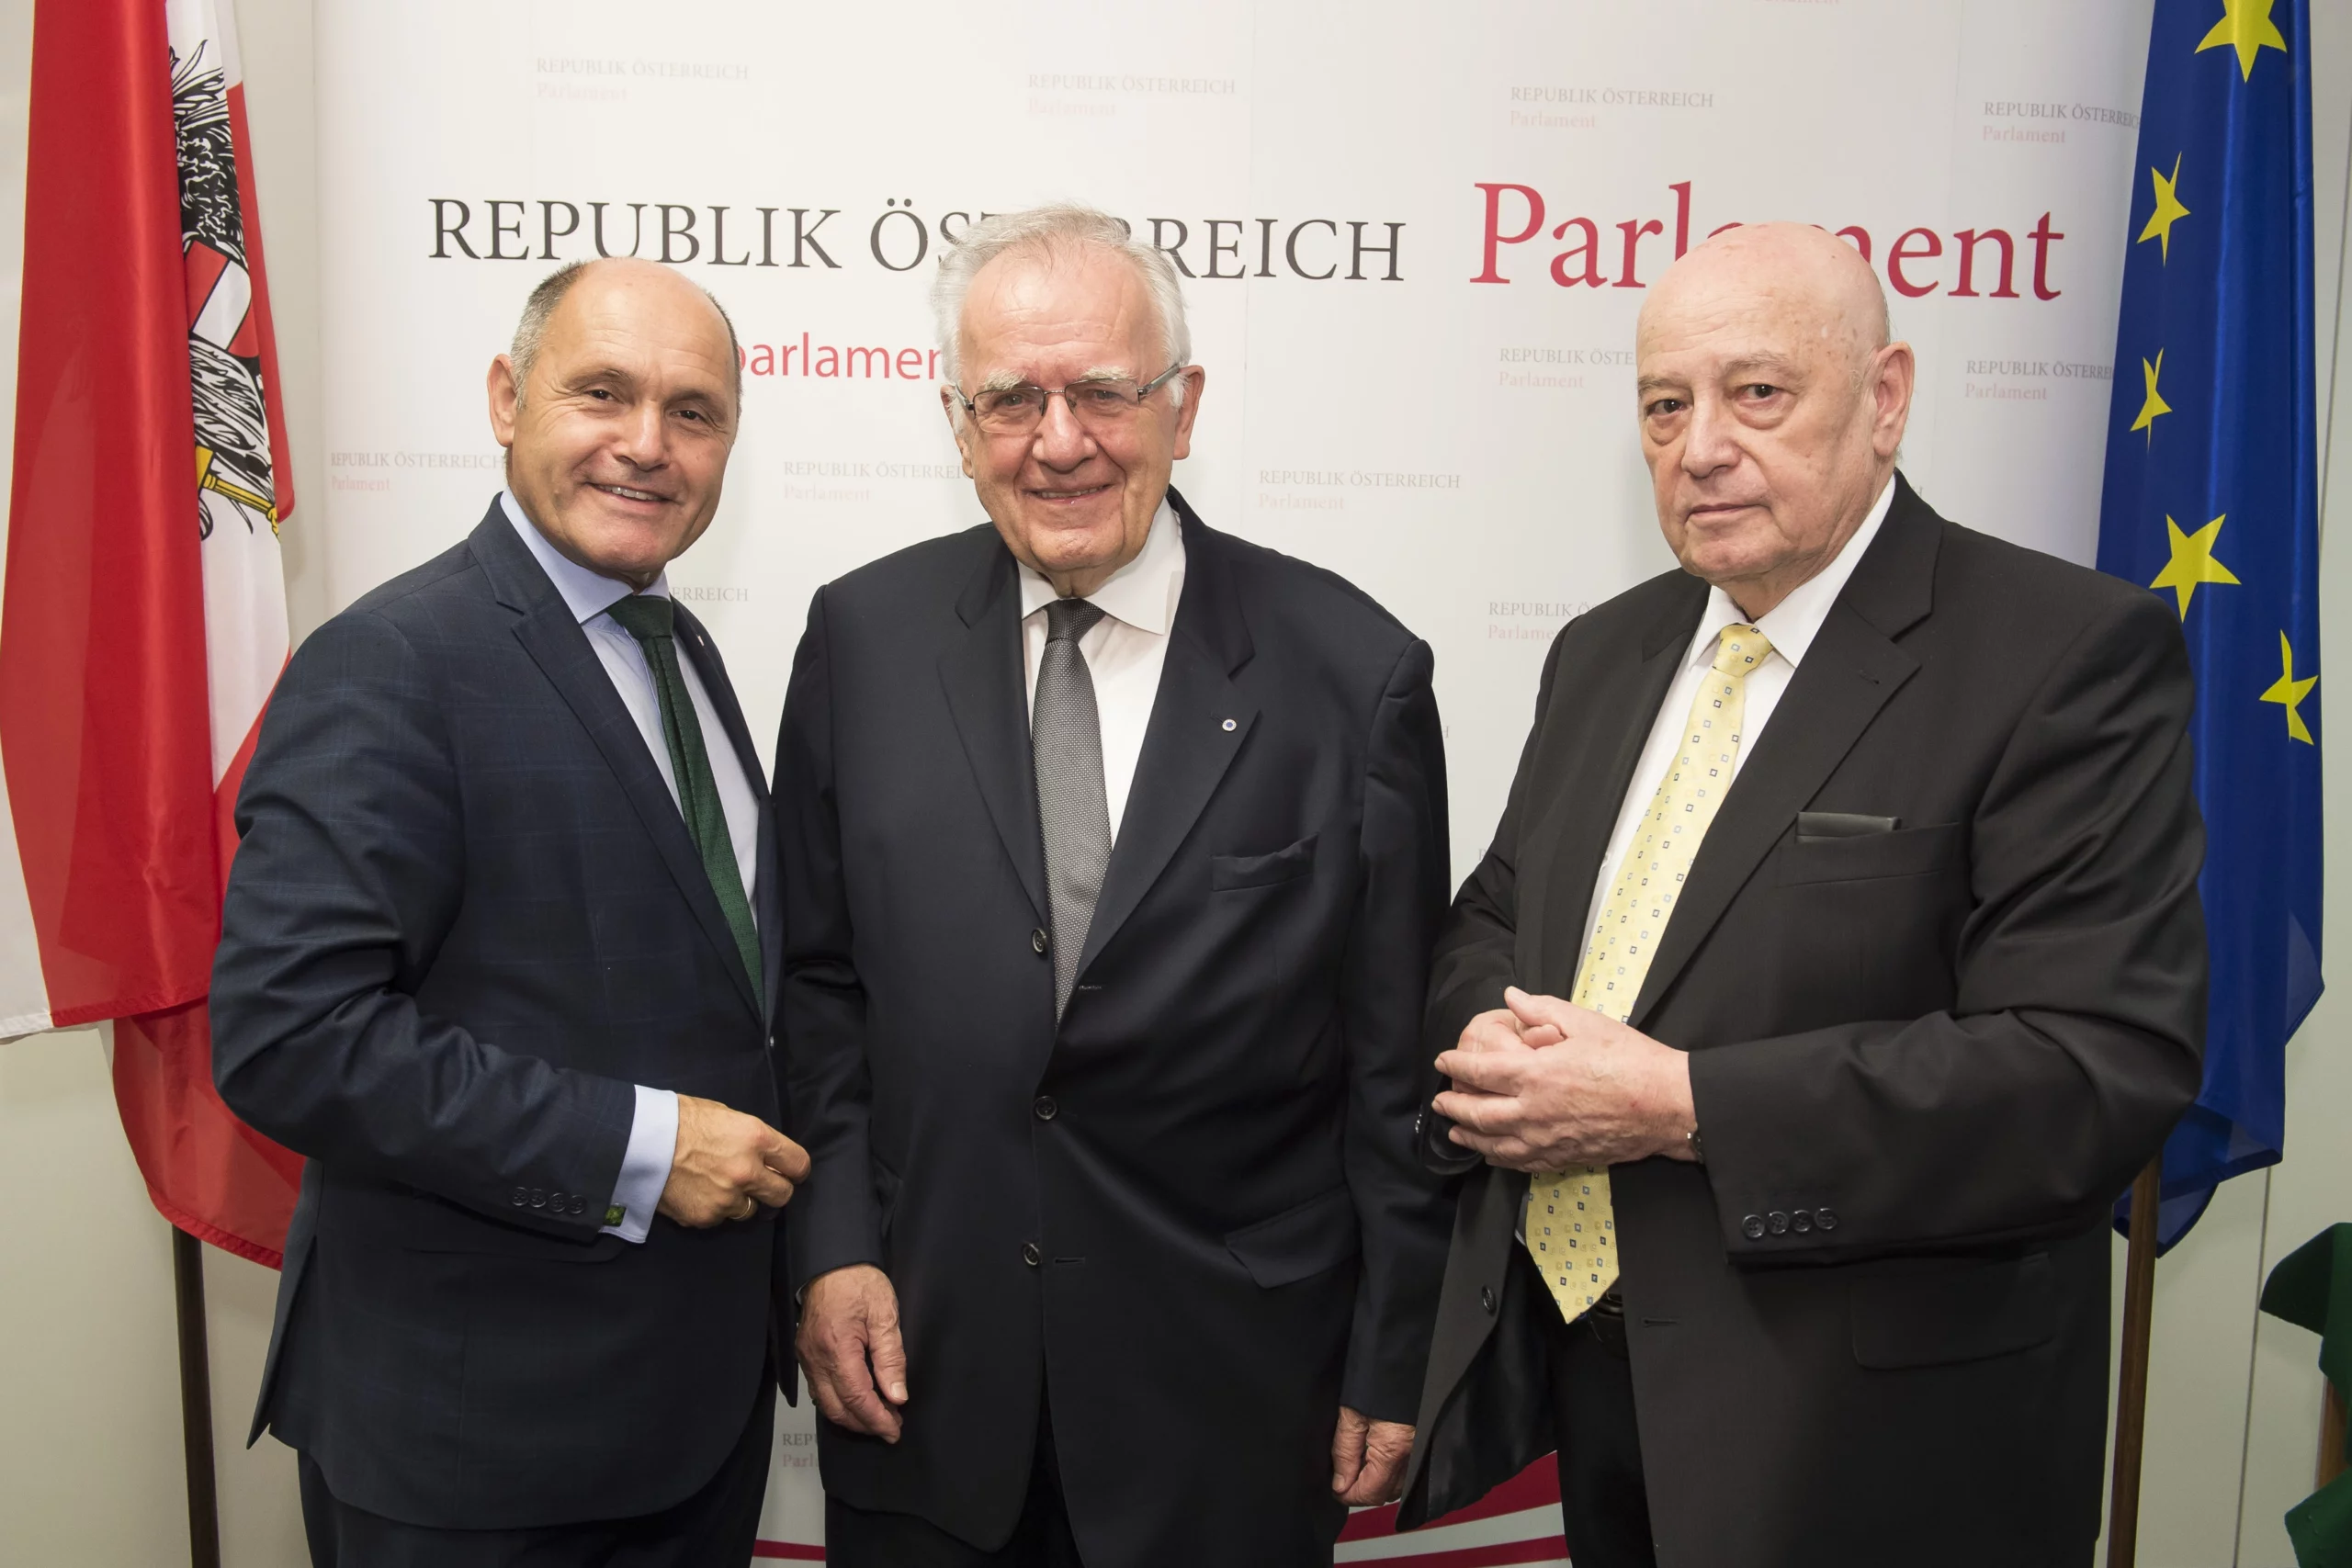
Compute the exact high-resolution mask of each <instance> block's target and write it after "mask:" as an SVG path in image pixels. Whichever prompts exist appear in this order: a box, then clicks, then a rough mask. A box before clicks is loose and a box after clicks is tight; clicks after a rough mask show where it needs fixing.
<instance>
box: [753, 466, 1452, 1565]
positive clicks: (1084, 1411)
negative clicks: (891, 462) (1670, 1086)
mask: <svg viewBox="0 0 2352 1568" xmlns="http://www.w3.org/2000/svg"><path fill="white" fill-rule="evenodd" d="M1170 495H1171V499H1174V503H1175V505H1176V508H1177V510H1178V513H1179V515H1180V516H1181V518H1182V529H1183V539H1184V549H1185V557H1186V575H1185V581H1184V589H1183V594H1182V602H1181V604H1180V606H1179V608H1178V611H1177V615H1176V620H1175V625H1174V627H1173V629H1172V632H1171V635H1170V643H1169V648H1168V653H1167V663H1166V665H1165V667H1164V669H1163V671H1162V673H1161V675H1160V681H1159V695H1158V699H1157V702H1156V703H1155V705H1154V706H1153V708H1152V713H1151V719H1150V725H1149V729H1148V733H1147V735H1146V738H1145V740H1144V744H1143V750H1142V754H1141V757H1140V760H1139V761H1138V763H1137V765H1136V773H1135V784H1134V789H1133V793H1132V794H1130V795H1129V796H1128V798H1127V806H1126V811H1125V818H1124V820H1123V821H1122V822H1121V824H1120V825H1119V829H1118V837H1117V841H1116V845H1115V847H1114V852H1113V853H1112V857H1111V863H1110V866H1109V870H1108V872H1107V874H1106V877H1105V880H1104V883H1103V895H1102V900H1101V902H1100V904H1099V905H1098V906H1097V907H1096V909H1095V913H1094V921H1093V927H1092V930H1091V932H1090V933H1089V935H1088V937H1087V939H1086V953H1085V959H1084V968H1083V970H1082V972H1081V973H1080V976H1079V980H1078V989H1077V991H1076V993H1075V994H1074V995H1073V996H1072V998H1071V999H1070V1002H1069V1010H1068V1011H1067V1013H1066V1014H1065V1016H1064V1018H1063V1020H1062V1022H1061V1026H1060V1030H1059V1032H1058V1036H1057V1032H1056V1028H1055V1022H1054V983H1053V965H1052V964H1051V963H1050V961H1049V960H1048V958H1047V956H1046V952H1045V948H1046V941H1045V937H1044V934H1043V933H1044V930H1045V928H1046V925H1047V923H1048V922H1047V919H1046V890H1045V888H1046V883H1045V874H1044V856H1043V852H1042V850H1041V848H1040V840H1039V829H1038V818H1037V806H1036V801H1035V781H1034V776H1033V773H1032V769H1031V761H1030V751H1029V736H1028V718H1027V715H1028V707H1027V703H1026V700H1025V697H1024V688H1023V672H1022V651H1021V637H1020V618H1021V593H1020V587H1019V581H1018V577H1017V572H1016V568H1015V566H1014V563H1013V559H1012V555H1011V554H1010V553H1009V552H1008V551H1007V550H1006V549H1005V547H1004V546H1003V545H1002V543H1001V542H1000V540H999V538H998V536H997V534H996V532H995V530H994V529H993V528H991V527H987V526H982V527H978V528H974V529H972V530H970V531H968V532H967V533H963V534H959V535H955V536H949V537H946V538H941V539H934V540H932V541H930V542H929V543H926V544H922V545H918V546H916V547H913V548H911V549H908V550H903V551H901V552H899V554H897V555H894V556H891V557H888V558H885V559H883V560H880V561H877V562H876V563H874V564H873V565H871V566H868V567H866V568H865V569H863V570H859V571H855V572H853V573H851V574H850V575H849V576H847V577H845V578H843V579H842V580H841V581H837V582H834V583H832V584H831V585H829V586H828V587H826V588H825V589H823V590H822V591H821V592H819V593H818V595H817V598H816V602H815V604H814V605H813V606H812V607H811V609H810V611H809V630H808V635H807V637H805V638H804V639H803V640H802V642H801V645H800V651H799V655H798V658H797V661H796V662H795V665H794V669H793V675H792V683H791V688H790V691H789V693H788V694H787V696H786V703H785V716H784V728H783V737H782V739H781V740H780V741H779V742H778V745H777V752H776V769H777V773H776V798H777V800H778V801H779V803H780V807H781V811H782V815H783V818H784V823H785V831H784V834H783V845H784V865H785V877H784V881H785V886H786V889H787V895H786V898H787V902H786V918H785V920H786V952H785V983H784V995H783V998H782V1005H783V1020H784V1024H785V1039H786V1055H787V1056H788V1084H789V1095H788V1099H789V1103H790V1107H791V1110H790V1116H791V1122H790V1126H789V1128H788V1129H787V1130H788V1131H790V1132H791V1133H792V1134H793V1135H794V1136H796V1137H797V1138H798V1139H799V1140H800V1141H801V1142H802V1143H803V1144H805V1145H807V1147H808V1149H809V1154H810V1156H811V1157H812V1158H813V1159H814V1160H815V1162H816V1170H815V1174H814V1175H813V1176H812V1178H811V1179H810V1180H809V1184H808V1186H807V1188H806V1190H804V1192H803V1193H802V1195H801V1197H800V1198H799V1200H797V1202H796V1204H795V1207H794V1210H793V1224H792V1228H791V1235H790V1237H789V1251H790V1255H791V1259H792V1272H793V1275H794V1278H795V1280H796V1282H797V1283H799V1284H803V1285H805V1284H806V1283H807V1282H808V1281H809V1280H812V1279H814V1278H815V1277H817V1276H818V1275H820V1274H822V1273H824V1272H826V1271H827V1270H829V1269H839V1268H841V1267H842V1266H844V1265H847V1264H854V1263H871V1264H878V1265H880V1266H881V1267H882V1268H883V1269H886V1270H887V1271H888V1274H889V1276H890V1278H891V1280H893V1281H894V1283H895V1285H896V1287H897V1290H898V1292H899V1303H900V1307H901V1312H902V1316H903V1319H904V1323H905V1328H906V1333H907V1337H908V1345H909V1373H908V1383H909V1388H910V1392H911V1394H912V1400H911V1403H910V1405H909V1406H908V1411H907V1424H906V1430H905V1435H904V1437H903V1438H902V1440H901V1441H900V1442H899V1444H898V1445H897V1446H896V1447H888V1446H885V1445H884V1444H882V1443H880V1442H878V1441H875V1440H872V1439H868V1438H859V1437H856V1436H854V1435H852V1434H850V1433H848V1432H846V1431H843V1430H842V1429H839V1428H836V1427H831V1426H830V1425H826V1426H823V1427H820V1454H821V1460H822V1464H823V1472H824V1479H825V1484H826V1487H827V1488H828V1490H829V1491H831V1493H832V1494H833V1495H836V1496H838V1497H840V1498H842V1499H843V1500H845V1501H846V1502H848V1503H850V1504H852V1505H854V1506H858V1507H861V1508H868V1509H885V1510H891V1511H898V1512H905V1513H913V1514H919V1515H922V1517H926V1518H928V1519H931V1520H932V1521H933V1522H934V1523H936V1524H938V1525H939V1526H940V1527H941V1528H943V1529H947V1530H949V1531H951V1532H953V1533H954V1534H956V1535H957V1536H960V1537H962V1538H964V1539H965V1540H969V1541H973V1542H976V1543H980V1544H984V1545H994V1544H997V1543H1001V1542H1002V1541H1003V1540H1005V1539H1006V1537H1007V1536H1008V1534H1009V1533H1010V1532H1011V1530H1012V1526H1013V1523H1014V1520H1015V1518H1016V1517H1017V1516H1018V1514H1019V1512H1020V1509H1021V1506H1022V1502H1023V1484H1024V1478H1025V1477H1026V1475H1027V1473H1028V1471H1029V1465H1030V1456H1031V1451H1032V1444H1033V1442H1034V1433H1035V1428H1034V1422H1035V1412H1036V1411H1037V1410H1038V1408H1039V1400H1040V1395H1041V1393H1049V1394H1050V1398H1051V1401H1052V1417H1053V1430H1054V1437H1055V1441H1056V1444H1057V1448H1058V1450H1059V1452H1060V1456H1061V1464H1060V1468H1061V1474H1062V1479H1063V1482H1064V1483H1065V1486H1066V1488H1067V1491H1068V1496H1069V1509H1070V1513H1071V1517H1072V1518H1073V1521H1074V1524H1075V1527H1076V1530H1077V1537H1078V1540H1079V1542H1080V1546H1081V1548H1082V1549H1083V1551H1085V1554H1086V1559H1087V1562H1089V1563H1092V1564H1099V1565H1101V1568H1126V1565H1129V1564H1142V1563H1170V1564H1184V1565H1186V1568H1191V1565H1193V1564H1198V1563H1204V1562H1292V1561H1300V1560H1303V1559H1306V1558H1311V1557H1313V1556H1314V1554H1315V1553H1316V1552H1317V1551H1321V1552H1322V1553H1323V1554H1324V1559H1325V1560H1326V1561H1328V1555H1329V1541H1330V1540H1331V1539H1332V1538H1333V1536H1334V1535H1335V1534H1336V1533H1337V1531H1338V1529H1339V1527H1340V1517H1341V1510H1340V1507H1339V1506H1338V1505H1337V1504H1335V1503H1334V1502H1333V1501H1332V1499H1331V1496H1330V1492H1329V1479H1330V1472H1329V1462H1330V1461H1329V1452H1330V1439H1331V1431H1332V1425H1333V1421H1334V1418H1335V1416H1336V1414H1337V1411H1338V1408H1339V1406H1340V1404H1341V1403H1342V1402H1345V1403H1347V1404H1351V1405H1354V1406H1356V1407H1357V1408H1359V1409H1362V1410H1363V1411H1365V1412H1367V1413H1369V1414H1371V1415H1373V1416H1378V1417H1385V1418H1387V1419H1391V1420H1398V1421H1403V1420H1409V1419H1410V1418H1411V1416H1412V1410H1413V1402H1414V1399H1415V1397H1416V1395H1417V1393H1419V1387H1420V1381H1421V1372H1422V1364H1423V1358H1424V1356H1425V1354H1426V1351H1427V1348H1428V1343H1429V1325H1430V1312H1431V1310H1432V1309H1433V1307H1434V1305H1435V1299H1436V1287H1437V1281H1438V1276H1439V1272H1440V1270H1441V1269H1442V1258H1443V1252H1444V1247H1445V1233H1446V1227H1447V1224H1448V1223H1449V1220H1450V1217H1451V1213H1452V1205H1451V1202H1450V1200H1449V1198H1448V1196H1447V1194H1446V1193H1445V1192H1444V1190H1442V1187H1441V1185H1440V1182H1439V1179H1437V1178H1436V1177H1435V1176H1434V1175H1433V1174H1432V1173H1431V1172H1430V1171H1429V1170H1427V1169H1426V1168H1424V1167H1423V1165H1422V1164H1421V1162H1420V1161H1419V1159H1418V1158H1417V1156H1416V1154H1415V1149H1414V1144H1413V1137H1412V1122H1413V1117H1414V1112H1415V1111H1416V1109H1417V1107H1418V1106H1419V1105H1421V1104H1424V1103H1426V1100H1427V1097H1428V1095H1429V1094H1430V1093H1433V1092H1434V1091H1435V1088H1436V1085H1435V1081H1434V1075H1433V1073H1432V1071H1431V1070H1430V1067H1429V1066H1428V1061H1427V1058H1426V1057H1425V1056H1424V1055H1423V1054H1422V1051H1421V1043H1420V1037H1419V1024H1418V1020H1419V1015H1420V1010H1421V1006H1422V1001H1423V998H1424V995H1425V992H1424V983H1425V979H1426V976H1427V972H1428V969H1427V966H1428V954H1429V951H1430V942H1431V940H1432V938H1433V937H1434V935H1435V933H1436V930H1437V922H1438V920H1439V919H1440V918H1441V917H1442V914H1443V912H1444V903H1445V884H1446V880H1447V877H1446V869H1445V856H1446V831H1445V793H1444V792H1445V770H1444V761H1443V752H1442V739H1441V736H1440V731H1439V726H1438V717H1437V707H1436V704H1435V701H1434V699H1433V698H1432V697H1431V695H1430V651H1429V649H1428V648H1427V647H1426V646H1425V645H1423V644H1422V643H1420V642H1419V641H1416V640H1415V639H1414V638H1413V637H1412V636H1411V635H1410V634H1409V633H1408V632H1407V631H1406V630H1405V628H1404V627H1402V626H1398V625H1397V623H1396V622H1395V621H1394V620H1392V619H1391V618H1390V617H1389V616H1388V615H1386V614H1385V613H1384V612H1383V611H1382V610H1381V609H1380V608H1379V607H1378V606H1377V605H1375V604H1373V603H1372V602H1371V601H1370V600H1369V599H1367V598H1365V597H1364V596H1363V594H1362V593H1360V592H1357V591H1356V590H1354V589H1353V588H1351V587H1350V586H1349V585H1348V584H1347V583H1345V582H1342V581H1340V580H1339V579H1338V578H1336V577H1334V576H1332V575H1331V574H1329V572H1325V571H1321V570H1317V569H1315V568H1313V567H1310V566H1307V565H1305V564H1303V563H1301V562H1299V561H1295V560H1292V559H1289V558H1286V557H1283V556H1279V555H1276V554H1274V553H1273V552H1272V551H1270V550H1265V549H1261V548H1258V547H1254V546H1251V545H1248V544H1245V543H1243V542H1241V541H1240V540H1238V539H1234V538H1231V537H1228V536H1225V535H1222V534H1217V533H1214V532H1212V531H1210V530H1209V529H1208V528H1206V527H1204V526H1203V525H1202V524H1201V522H1200V519H1199V518H1198V517H1196V516H1194V515H1193V513H1192V511H1191V510H1190V509H1189V508H1188V507H1186V506H1184V504H1183V502H1182V500H1181V499H1175V498H1174V496H1173V492H1172V491H1171V492H1170Z"/></svg>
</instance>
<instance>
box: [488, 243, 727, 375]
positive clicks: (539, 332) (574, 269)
mask: <svg viewBox="0 0 2352 1568" xmlns="http://www.w3.org/2000/svg"><path fill="white" fill-rule="evenodd" d="M590 265H591V264H590V263H589V262H587V261H584V260H582V261H571V262H566V263H564V264H563V265H561V266H560V267H558V268H556V269H555V270H554V271H553V272H551V273H549V274H548V275H547V276H545V277H543V278H541V279H539V283H538V287H537V288H534V289H532V290H531V297H530V298H529V299H526V300H524V301H523V315H522V319H521V320H519V321H516V322H515V341H514V342H513V343H512V344H509V345H508V346H507V350H506V357H507V360H508V362H509V363H511V364H512V365H513V366H514V367H515V402H516V403H517V404H518V405H519V404H520V403H521V402H522V400H523V396H524V389H526V387H528V386H529V385H530V383H531V367H532V366H533V365H535V364H537V362H538V357H539V347H540V345H541V344H544V343H545V342H546V341H547V335H548V321H550V320H552V319H553V318H554V316H555V312H556V307H558V306H559V305H561V304H562V303H563V299H564V296H565V295H567V294H569V293H571V286H572V285H573V284H575V283H577V282H579V281H580V275H581V274H582V273H583V272H586V271H587V270H588V268H589V266H590ZM695 287H696V288H701V285H699V284H697V285H695ZM702 297H703V298H704V299H707V300H709V301H710V308H711V309H712V310H716V311H718V319H719V321H722V322H724V323H725V324H726V327H727V354H728V363H729V366H731V367H733V369H734V372H735V376H734V387H735V407H736V410H737V412H741V410H742V407H743V344H742V343H741V340H740V339H738V338H737V337H736V335H735V318H734V317H732V316H729V314H728V313H727V307H726V306H724V305H722V304H720V303H719V302H718V295H716V294H713V293H712V292H711V291H710V290H709V289H707V288H704V289H703V290H702Z"/></svg>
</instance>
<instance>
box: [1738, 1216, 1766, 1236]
mask: <svg viewBox="0 0 2352 1568" xmlns="http://www.w3.org/2000/svg"><path fill="white" fill-rule="evenodd" d="M1739 1234H1740V1235H1744V1236H1746V1237H1747V1239H1748V1240H1750V1241H1762V1240H1763V1239H1764V1216H1763V1215H1761V1214H1750V1215H1748V1216H1747V1218H1746V1219H1744V1220H1742V1221H1740V1222H1739Z"/></svg>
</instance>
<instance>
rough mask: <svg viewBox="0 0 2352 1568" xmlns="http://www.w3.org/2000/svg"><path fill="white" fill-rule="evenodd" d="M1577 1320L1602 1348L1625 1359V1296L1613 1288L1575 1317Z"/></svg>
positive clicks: (1620, 1358) (1618, 1357)
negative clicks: (1583, 1312)
mask: <svg viewBox="0 0 2352 1568" xmlns="http://www.w3.org/2000/svg"><path fill="white" fill-rule="evenodd" d="M1577 1323H1578V1324H1579V1325H1583V1326H1584V1327H1586V1328H1587V1329H1588V1330H1589V1331H1590V1333H1591V1335H1592V1337H1594V1338H1595V1339H1598V1340H1600V1348H1602V1349H1604V1350H1606V1351H1608V1352H1609V1353H1610V1354H1611V1355H1612V1356H1614V1357H1616V1358H1617V1359H1619V1360H1621V1361H1622V1360H1624V1359H1627V1357H1626V1352H1625V1298H1624V1297H1623V1296H1621V1295H1619V1294H1618V1293H1617V1292H1616V1291H1615V1290H1614V1289H1611V1291H1610V1292H1609V1293H1608V1294H1606V1295H1604V1296H1602V1297H1601V1298H1600V1300H1599V1301H1597V1302H1595V1303H1592V1305H1591V1306H1590V1307H1589V1308H1588V1309H1586V1312H1585V1314H1584V1315H1583V1316H1582V1317H1580V1318H1578V1319H1577Z"/></svg>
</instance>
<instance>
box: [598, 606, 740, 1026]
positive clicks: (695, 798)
mask: <svg viewBox="0 0 2352 1568" xmlns="http://www.w3.org/2000/svg"><path fill="white" fill-rule="evenodd" d="M605 614H607V615H611V616H612V617H613V619H614V620H615V621H616V622H618V623H619V624H620V626H622V627H623V628H624V629H625V630H627V631H628V634H629V635H630V636H631V637H635V638H637V640H638V642H639V644H640V645H642V646H643V648H644V649H645V661H646V663H647V664H649V665H650V666H651V667H652V670H653V690H654V691H655V692H656V693H657V694H659V695H660V696H661V699H662V738H663V739H666V740H667V741H668V742H669V743H670V771H671V773H673V775H675V777H676V780H677V784H678V810H679V814H680V815H682V816H683V817H684V818H685V819H686V831H687V832H688V833H689V834H691V835H693V837H694V840H695V850H696V851H697V852H699V853H700V854H701V855H702V869H703V872H704V874H706V875H707V876H708V877H709V878H710V890H711V892H713V893H714V894H716V895H718V908H719V912H720V913H722V914H724V915H725V916H726V917H727V929H728V930H729V931H732V932H734V933H735V947H736V950H737V951H738V952H739V953H741V954H742V956H743V971H744V973H745V974H747V975H749V976H751V977H752V995H753V996H755V997H758V998H761V1005H762V1007H763V1008H764V1007H765V1006H766V997H767V990H766V987H764V986H763V984H762V982H761V976H760V938H759V933H758V932H757V931H754V930H752V905H751V901H750V900H749V899H747V898H745V897H743V876H742V874H741V872H740V871H738V870H737V869H736V865H735V840H734V839H733V837H732V836H731V835H729V832H728V831H727V812H726V809H725V807H722V806H720V805H719V801H718V780H717V779H715V778H713V777H712V776H711V773H710V753H709V752H708V751H707V750H704V749H703V743H702V721H701V720H700V719H698V718H696V717H695V701H694V698H693V696H692V695H691V694H688V692H687V691H686V681H685V676H684V674H683V673H682V672H681V671H679V669H678V644H677V637H676V627H677V607H676V606H675V605H673V604H671V603H670V601H669V600H667V599H664V598H662V597H660V596H659V595H649V594H643V593H633V594H631V595H630V596H629V597H628V598H626V599H623V600H621V601H620V602H619V603H617V604H614V605H613V606H612V607H611V608H610V609H609V610H607V611H606V612H605Z"/></svg>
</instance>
